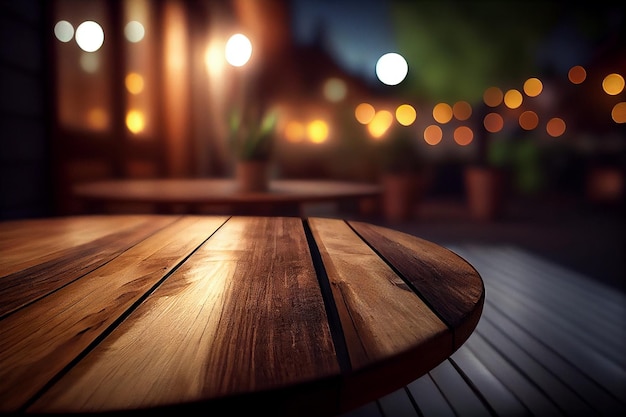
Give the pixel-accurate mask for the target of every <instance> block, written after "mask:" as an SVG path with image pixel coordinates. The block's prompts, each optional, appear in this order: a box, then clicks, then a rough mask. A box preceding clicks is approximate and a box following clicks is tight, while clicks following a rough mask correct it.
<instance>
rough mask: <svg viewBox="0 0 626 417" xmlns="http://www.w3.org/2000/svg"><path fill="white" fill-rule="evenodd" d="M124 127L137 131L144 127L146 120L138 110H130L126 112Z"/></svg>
mask: <svg viewBox="0 0 626 417" xmlns="http://www.w3.org/2000/svg"><path fill="white" fill-rule="evenodd" d="M126 127H127V128H128V130H130V131H131V132H132V133H135V134H136V133H139V132H141V131H143V129H144V128H145V127H146V121H145V119H144V116H143V113H142V112H140V111H139V110H130V111H129V112H128V113H127V114H126Z"/></svg>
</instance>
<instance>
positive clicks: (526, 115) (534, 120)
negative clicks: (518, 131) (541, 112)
mask: <svg viewBox="0 0 626 417" xmlns="http://www.w3.org/2000/svg"><path fill="white" fill-rule="evenodd" d="M519 125H520V127H521V128H522V129H524V130H533V129H535V128H537V126H538V125H539V116H538V115H537V113H535V112H534V111H532V110H526V111H525V112H523V113H522V114H520V116H519Z"/></svg>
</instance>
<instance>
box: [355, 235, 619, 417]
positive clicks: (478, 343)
mask: <svg viewBox="0 0 626 417" xmlns="http://www.w3.org/2000/svg"><path fill="white" fill-rule="evenodd" d="M445 246H447V247H449V248H450V249H451V250H453V251H454V252H456V253H457V254H459V255H460V256H461V257H463V258H465V259H466V260H467V261H468V262H470V263H471V264H472V265H473V266H474V267H475V268H476V269H477V270H478V271H479V273H480V274H481V276H482V278H483V280H484V283H485V291H486V301H485V306H484V311H483V315H482V317H481V320H480V322H479V324H478V326H477V328H476V331H475V332H474V333H473V334H472V335H471V336H470V338H469V339H468V340H467V342H466V343H465V344H464V345H463V346H462V347H461V348H460V349H459V350H458V351H457V352H455V353H454V354H453V355H452V356H451V357H450V358H449V359H448V360H446V361H444V362H443V363H441V364H440V365H439V366H438V367H437V368H435V369H433V370H432V371H431V372H430V373H428V374H427V375H424V376H423V377H421V378H419V379H417V380H415V381H413V382H412V383H410V384H409V385H407V386H406V387H404V388H403V389H401V390H398V391H396V392H394V393H392V394H390V395H387V396H385V397H383V398H380V399H379V400H378V401H375V402H371V403H369V404H367V405H366V406H364V407H362V408H360V409H358V410H354V411H353V412H350V413H347V414H345V415H344V417H363V416H368V417H369V416H387V417H395V416H424V417H429V416H457V417H462V416H531V415H535V416H593V415H604V416H618V415H619V416H623V415H626V326H625V323H626V296H625V295H624V293H623V292H621V291H618V290H616V289H615V288H612V287H610V286H607V285H605V284H603V283H601V282H598V281H597V280H594V279H590V278H589V277H588V276H585V275H584V274H581V273H579V272H576V271H574V270H572V269H570V268H568V267H564V266H562V265H561V264H558V263H556V262H553V261H551V260H547V259H546V258H544V257H542V256H540V255H538V254H536V253H533V252H532V251H529V250H528V249H526V248H521V247H518V246H515V245H501V244H497V245H496V244H491V245H490V244H478V243H476V244H472V243H463V244H457V245H445Z"/></svg>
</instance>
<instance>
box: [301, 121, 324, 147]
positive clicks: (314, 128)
mask: <svg viewBox="0 0 626 417" xmlns="http://www.w3.org/2000/svg"><path fill="white" fill-rule="evenodd" d="M306 130H307V134H308V136H309V140H310V141H311V142H313V143H323V142H326V139H328V124H327V123H326V122H325V121H323V120H320V119H317V120H314V121H312V122H311V123H309V125H308V126H307V129H306Z"/></svg>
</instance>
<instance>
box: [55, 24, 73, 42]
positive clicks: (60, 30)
mask: <svg viewBox="0 0 626 417" xmlns="http://www.w3.org/2000/svg"><path fill="white" fill-rule="evenodd" d="M54 36H56V38H57V39H58V40H60V41H61V42H69V41H71V40H72V38H73V37H74V26H72V24H71V23H70V22H68V21H67V20H59V21H58V22H57V23H56V25H54Z"/></svg>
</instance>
